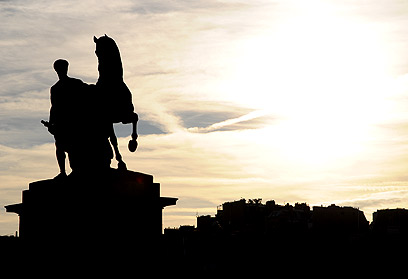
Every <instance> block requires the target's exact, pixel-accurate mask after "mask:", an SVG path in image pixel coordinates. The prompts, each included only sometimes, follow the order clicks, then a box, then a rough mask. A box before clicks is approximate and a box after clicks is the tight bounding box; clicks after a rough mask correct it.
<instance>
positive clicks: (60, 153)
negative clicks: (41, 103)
mask: <svg viewBox="0 0 408 279" xmlns="http://www.w3.org/2000/svg"><path fill="white" fill-rule="evenodd" d="M68 65H69V63H68V61H66V60H63V59H58V60H56V61H55V62H54V65H53V66H54V70H55V71H56V72H57V75H58V78H59V80H58V81H57V82H56V83H55V84H54V85H53V86H52V87H51V90H50V95H51V96H50V97H51V109H50V116H49V123H47V124H45V125H47V126H48V130H49V131H50V133H51V134H53V135H54V138H55V147H56V157H57V162H58V166H59V169H60V173H59V174H58V175H57V176H56V178H62V177H65V176H66V171H65V158H66V155H65V152H67V153H68V155H69V152H70V151H71V149H72V147H73V140H74V137H75V136H76V135H77V130H76V128H75V126H76V125H77V123H78V121H79V120H80V119H79V117H81V113H80V111H81V108H80V107H79V106H80V104H81V102H79V100H80V99H81V98H83V92H85V89H86V86H87V84H85V83H84V82H82V81H81V80H80V79H76V78H71V77H69V76H68ZM81 95H82V96H81ZM69 159H70V164H71V168H72V162H71V158H69Z"/></svg>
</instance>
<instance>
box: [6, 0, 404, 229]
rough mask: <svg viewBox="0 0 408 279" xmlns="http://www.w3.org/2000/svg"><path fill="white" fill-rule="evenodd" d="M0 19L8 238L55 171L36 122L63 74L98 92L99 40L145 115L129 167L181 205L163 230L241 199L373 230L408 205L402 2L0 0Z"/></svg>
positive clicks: (124, 136) (121, 130) (167, 215)
mask: <svg viewBox="0 0 408 279" xmlns="http://www.w3.org/2000/svg"><path fill="white" fill-rule="evenodd" d="M0 18H1V21H2V24H1V25H0V65H1V66H0V84H1V85H2V86H1V87H0V208H1V210H0V235H3V234H13V233H14V232H15V231H16V230H17V229H18V220H17V217H16V216H14V214H6V213H5V210H4V205H7V204H13V203H19V202H20V201H21V191H22V190H24V189H27V187H28V184H29V183H30V182H32V181H36V180H41V179H47V178H52V177H54V176H55V175H57V174H58V166H57V162H56V160H55V155H54V154H55V153H54V144H53V137H52V136H51V135H50V134H48V132H47V130H46V129H45V128H44V127H43V126H42V125H41V123H40V120H41V119H47V118H48V113H49V108H50V101H49V88H50V87H51V86H52V85H53V84H54V83H55V82H56V81H57V76H56V74H55V72H54V71H53V69H52V63H53V62H54V61H55V60H56V59H58V58H64V59H67V60H68V61H69V63H70V67H69V73H68V74H69V75H70V76H72V77H76V78H80V79H82V80H83V81H84V82H87V83H95V82H96V80H97V78H98V71H97V58H96V56H95V53H94V50H95V45H94V42H93V39H92V38H93V36H94V35H95V36H97V37H99V36H102V35H103V34H107V35H109V36H110V37H112V38H114V39H115V41H116V42H117V44H118V46H119V48H120V51H121V55H122V61H123V67H124V80H125V82H126V83H127V85H128V87H129V88H130V90H131V91H132V94H133V102H134V105H135V111H136V112H137V113H138V114H139V117H140V119H141V120H140V123H139V127H138V131H139V133H140V137H139V140H138V141H139V147H138V150H137V151H136V153H130V152H128V151H127V146H126V145H127V142H128V140H129V138H130V133H131V127H130V125H121V124H120V125H116V126H115V129H116V132H117V135H118V136H119V137H120V138H119V144H120V149H121V151H122V155H123V157H124V160H125V162H126V164H127V166H128V168H129V169H130V170H133V171H139V172H144V173H148V174H152V175H153V176H154V178H155V182H159V183H161V191H162V193H161V194H162V196H171V197H178V198H179V201H178V202H177V205H176V206H173V207H169V208H166V209H165V210H164V220H163V222H164V224H163V227H175V226H176V227H178V226H179V225H193V224H195V223H196V215H197V214H199V215H204V214H210V215H214V214H215V211H216V206H217V205H220V204H222V203H223V202H225V201H232V200H238V199H240V198H246V199H254V198H263V200H271V199H273V200H275V201H277V203H284V202H289V203H291V204H293V203H295V202H308V203H309V205H310V206H313V205H328V204H332V203H334V204H336V205H340V206H352V207H358V208H359V209H360V210H362V211H364V213H365V215H366V218H367V219H368V220H370V221H371V219H372V212H373V211H376V210H377V209H383V208H397V207H400V208H408V175H407V173H408V52H407V49H408V36H407V34H408V3H406V2H402V1H396V0H387V1H386V0H381V1H380V0H375V1H369V2H367V1H362V0H361V1H360V0H357V1H340V0H326V1H314V0H312V1H301V0H299V1H295V0H289V1H288V0H277V1H272V0H271V1H262V0H259V1H258V0H254V1H234V0H223V1H215V0H207V1H186V0H180V1H178V0H176V1H159V0H157V1H146V0H141V1H131V0H118V1H106V0H98V1H69V2H67V1H61V0H56V1H33V0H16V1H12V0H10V1H7V0H1V1H0ZM83 125H92V122H91V121H87V120H84V124H83ZM112 167H116V162H115V160H112ZM107 206H108V205H107Z"/></svg>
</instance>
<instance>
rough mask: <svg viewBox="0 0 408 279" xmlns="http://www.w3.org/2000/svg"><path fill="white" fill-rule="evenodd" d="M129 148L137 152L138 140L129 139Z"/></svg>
mask: <svg viewBox="0 0 408 279" xmlns="http://www.w3.org/2000/svg"><path fill="white" fill-rule="evenodd" d="M128 148H129V151H130V152H135V151H136V148H137V141H136V140H134V139H131V140H130V141H129V145H128Z"/></svg>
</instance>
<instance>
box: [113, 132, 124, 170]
mask: <svg viewBox="0 0 408 279" xmlns="http://www.w3.org/2000/svg"><path fill="white" fill-rule="evenodd" d="M109 140H110V142H111V144H112V146H113V150H114V151H115V158H116V161H118V169H120V170H127V167H126V164H125V162H123V160H122V155H120V152H119V147H118V139H117V138H116V135H115V131H114V130H113V126H112V131H111V134H110V137H109Z"/></svg>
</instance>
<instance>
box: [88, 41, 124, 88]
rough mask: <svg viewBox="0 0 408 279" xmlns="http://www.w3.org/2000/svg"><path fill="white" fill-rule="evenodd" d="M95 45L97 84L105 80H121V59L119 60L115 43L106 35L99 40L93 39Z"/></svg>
mask: <svg viewBox="0 0 408 279" xmlns="http://www.w3.org/2000/svg"><path fill="white" fill-rule="evenodd" d="M94 42H95V44H96V50H95V53H96V56H97V57H98V71H99V79H98V82H99V81H101V79H102V80H103V81H107V80H110V81H112V80H118V79H120V80H122V81H123V67H122V59H121V58H120V52H119V48H118V46H117V45H116V43H115V41H114V40H113V39H112V38H110V37H108V36H107V35H105V36H102V37H100V38H98V39H97V38H96V37H94Z"/></svg>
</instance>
